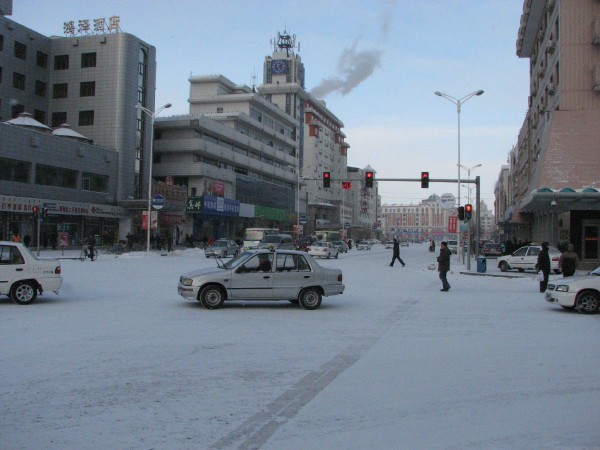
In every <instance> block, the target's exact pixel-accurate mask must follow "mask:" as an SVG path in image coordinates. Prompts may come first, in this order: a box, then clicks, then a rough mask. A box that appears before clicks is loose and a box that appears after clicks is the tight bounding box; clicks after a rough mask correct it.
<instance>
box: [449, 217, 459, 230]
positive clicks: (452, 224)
mask: <svg viewBox="0 0 600 450" xmlns="http://www.w3.org/2000/svg"><path fill="white" fill-rule="evenodd" d="M457 231H458V217H457V216H450V217H448V233H456V232H457Z"/></svg>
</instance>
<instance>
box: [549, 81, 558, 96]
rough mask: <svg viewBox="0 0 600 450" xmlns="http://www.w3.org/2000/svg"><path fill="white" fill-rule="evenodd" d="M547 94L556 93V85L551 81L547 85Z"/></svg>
mask: <svg viewBox="0 0 600 450" xmlns="http://www.w3.org/2000/svg"><path fill="white" fill-rule="evenodd" d="M548 94H550V95H554V94H556V86H554V84H552V83H550V84H549V85H548Z"/></svg>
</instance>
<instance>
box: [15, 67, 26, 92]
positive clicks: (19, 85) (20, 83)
mask: <svg viewBox="0 0 600 450" xmlns="http://www.w3.org/2000/svg"><path fill="white" fill-rule="evenodd" d="M13 87H14V88H15V89H20V90H22V91H24V90H25V75H23V74H21V73H17V72H13Z"/></svg>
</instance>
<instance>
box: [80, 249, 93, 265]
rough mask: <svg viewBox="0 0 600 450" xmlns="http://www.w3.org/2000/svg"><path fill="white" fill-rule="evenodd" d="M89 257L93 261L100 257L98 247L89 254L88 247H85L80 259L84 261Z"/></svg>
mask: <svg viewBox="0 0 600 450" xmlns="http://www.w3.org/2000/svg"><path fill="white" fill-rule="evenodd" d="M88 258H90V259H91V260H92V261H96V259H98V249H96V248H94V250H93V251H92V253H91V254H88V250H87V248H85V247H84V248H83V250H81V253H80V254H79V261H81V262H83V261H85V260H86V259H88Z"/></svg>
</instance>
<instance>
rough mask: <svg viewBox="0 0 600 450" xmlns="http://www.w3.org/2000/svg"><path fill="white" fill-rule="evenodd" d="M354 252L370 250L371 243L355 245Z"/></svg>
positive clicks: (362, 242)
mask: <svg viewBox="0 0 600 450" xmlns="http://www.w3.org/2000/svg"><path fill="white" fill-rule="evenodd" d="M356 250H371V243H370V242H369V241H366V240H365V241H360V242H359V243H358V244H356Z"/></svg>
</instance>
